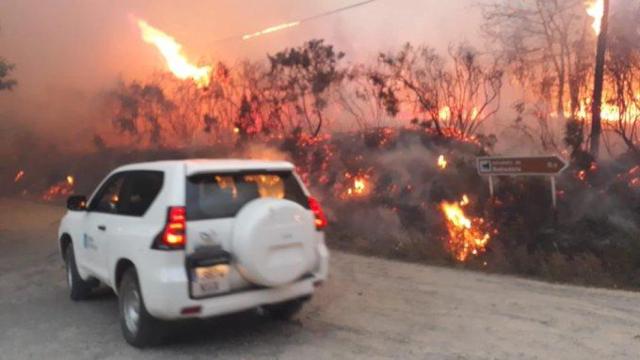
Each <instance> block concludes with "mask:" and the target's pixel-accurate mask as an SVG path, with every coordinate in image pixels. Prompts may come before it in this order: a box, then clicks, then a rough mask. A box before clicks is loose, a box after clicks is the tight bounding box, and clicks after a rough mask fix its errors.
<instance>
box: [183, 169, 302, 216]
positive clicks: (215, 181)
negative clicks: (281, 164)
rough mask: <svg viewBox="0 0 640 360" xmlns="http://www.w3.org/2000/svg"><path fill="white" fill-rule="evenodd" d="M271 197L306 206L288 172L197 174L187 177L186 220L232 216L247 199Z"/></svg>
mask: <svg viewBox="0 0 640 360" xmlns="http://www.w3.org/2000/svg"><path fill="white" fill-rule="evenodd" d="M264 197H271V198H277V199H287V200H291V201H294V202H296V203H298V204H300V205H302V206H304V207H305V208H306V207H308V205H307V197H306V196H305V194H304V192H303V190H302V188H301V187H300V184H299V183H298V180H297V179H296V177H295V176H294V175H293V173H291V172H288V171H287V172H245V173H218V174H216V173H211V174H198V175H193V176H190V177H188V178H187V220H202V219H219V218H228V217H234V216H236V214H237V213H238V211H240V209H241V208H242V207H243V206H244V205H245V204H246V203H248V202H249V201H251V200H253V199H257V198H264Z"/></svg>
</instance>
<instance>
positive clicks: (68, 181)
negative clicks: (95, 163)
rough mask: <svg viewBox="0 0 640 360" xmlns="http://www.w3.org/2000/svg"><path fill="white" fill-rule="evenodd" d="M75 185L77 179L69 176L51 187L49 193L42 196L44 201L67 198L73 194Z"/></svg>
mask: <svg viewBox="0 0 640 360" xmlns="http://www.w3.org/2000/svg"><path fill="white" fill-rule="evenodd" d="M74 184H75V178H74V177H73V176H71V175H67V177H66V178H65V179H64V180H61V181H59V182H57V183H55V184H53V185H51V186H50V187H49V188H48V189H47V191H45V192H44V194H43V195H42V199H43V200H46V201H51V200H54V199H57V198H61V197H65V196H68V195H71V194H73V185H74Z"/></svg>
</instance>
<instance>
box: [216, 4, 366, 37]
mask: <svg viewBox="0 0 640 360" xmlns="http://www.w3.org/2000/svg"><path fill="white" fill-rule="evenodd" d="M376 1H378V0H366V1H361V2H358V3H355V4H351V5H347V6H343V7H340V8H337V9H333V10H329V11H325V12H322V13H319V14H315V15H312V16H308V17H305V18H302V19H300V20H295V21H288V22H284V23H281V24H278V25H275V26H271V27H268V28H265V29H262V30H260V31H256V32H253V33H244V34H238V35H232V36H226V37H223V38H220V39H216V40H214V42H223V41H230V40H249V39H251V38H254V37H258V36H262V35H266V34H269V33H272V32H276V31H280V30H284V29H287V28H290V27H294V26H298V25H300V24H302V23H306V22H308V21H313V20H317V19H320V18H323V17H327V16H331V15H334V14H337V13H341V12H343V11H347V10H351V9H354V8H357V7H360V6H364V5H368V4H370V3H373V2H376Z"/></svg>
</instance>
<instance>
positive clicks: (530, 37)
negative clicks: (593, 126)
mask: <svg viewBox="0 0 640 360" xmlns="http://www.w3.org/2000/svg"><path fill="white" fill-rule="evenodd" d="M483 16H484V19H485V24H484V32H485V34H486V35H487V37H488V39H489V40H490V43H492V44H495V46H496V49H495V50H496V51H497V53H498V54H499V56H500V57H501V58H502V60H503V61H504V62H505V63H506V65H507V66H508V69H509V70H510V74H511V75H512V76H513V78H514V79H515V80H516V81H517V82H518V83H519V84H521V85H522V86H523V87H524V88H526V89H527V90H529V91H530V93H532V94H533V95H535V96H537V97H538V98H539V99H541V100H544V101H545V103H546V104H548V105H549V106H551V110H552V111H555V112H556V113H557V114H558V115H559V116H562V115H564V114H565V110H568V111H567V112H568V113H569V114H575V113H576V112H577V111H578V110H579V108H580V99H582V98H583V97H584V96H585V94H586V92H585V91H586V90H587V84H588V83H587V82H586V81H587V80H588V79H589V74H590V70H591V64H592V54H593V49H594V37H593V35H592V30H591V24H590V23H589V19H588V17H587V14H586V12H585V9H584V1H583V0H566V1H556V0H530V1H518V2H513V1H499V2H496V3H493V4H489V5H485V6H484V7H483ZM567 98H568V100H569V106H568V108H567V102H566V99H567Z"/></svg>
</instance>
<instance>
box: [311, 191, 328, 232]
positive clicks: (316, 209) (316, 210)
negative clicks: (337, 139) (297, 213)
mask: <svg viewBox="0 0 640 360" xmlns="http://www.w3.org/2000/svg"><path fill="white" fill-rule="evenodd" d="M308 201H309V209H310V210H311V211H312V212H313V215H315V217H316V229H317V230H322V229H324V228H325V227H326V226H327V217H326V216H325V215H324V212H323V211H322V208H321V207H320V203H319V202H318V200H316V199H315V198H314V197H311V196H309V200H308Z"/></svg>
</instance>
